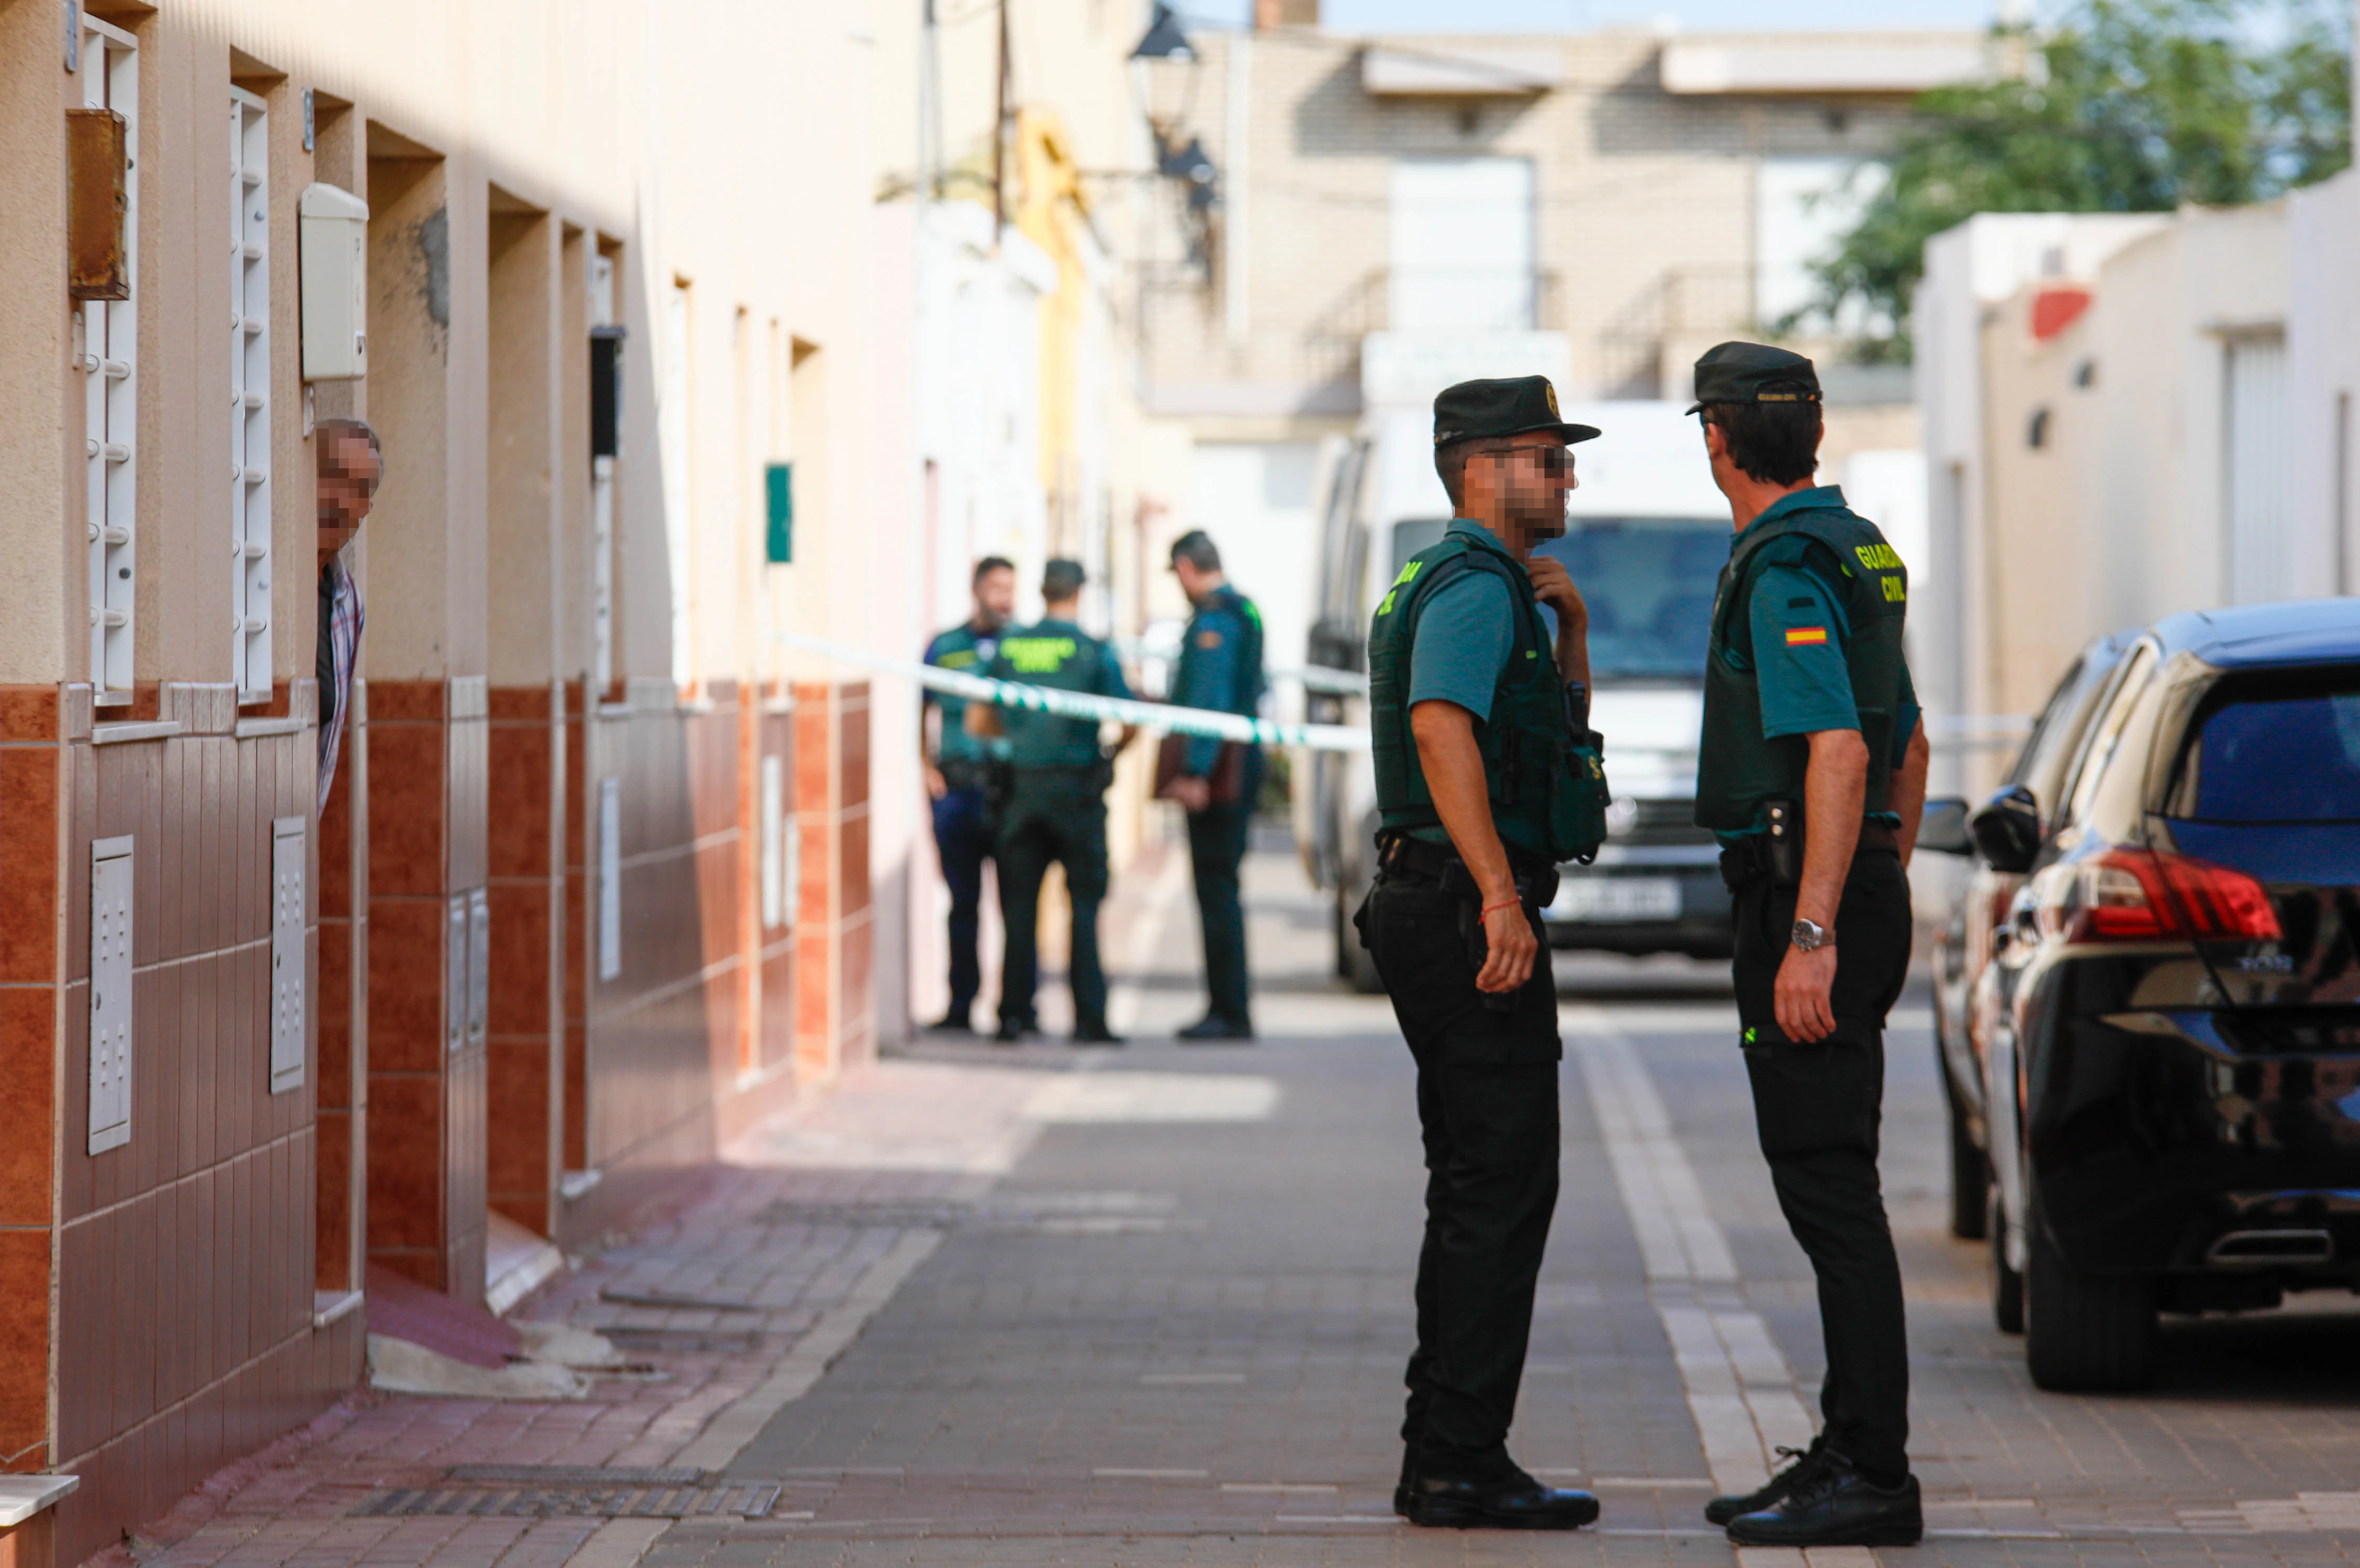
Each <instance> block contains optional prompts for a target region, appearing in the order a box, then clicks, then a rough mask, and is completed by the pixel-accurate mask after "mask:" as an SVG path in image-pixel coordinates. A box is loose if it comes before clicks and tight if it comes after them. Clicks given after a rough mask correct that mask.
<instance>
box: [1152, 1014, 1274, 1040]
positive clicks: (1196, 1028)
mask: <svg viewBox="0 0 2360 1568" xmlns="http://www.w3.org/2000/svg"><path fill="white" fill-rule="evenodd" d="M1253 1037H1254V1032H1253V1025H1251V1024H1250V1023H1248V1022H1246V1021H1245V1020H1244V1019H1242V1018H1222V1017H1220V1016H1218V1014H1210V1013H1208V1014H1207V1015H1206V1016H1205V1017H1203V1018H1198V1019H1197V1020H1196V1022H1195V1023H1193V1024H1190V1025H1189V1026H1188V1027H1187V1028H1186V1029H1181V1030H1180V1031H1178V1032H1177V1033H1175V1035H1174V1036H1173V1037H1172V1038H1173V1039H1175V1040H1251V1039H1253Z"/></svg>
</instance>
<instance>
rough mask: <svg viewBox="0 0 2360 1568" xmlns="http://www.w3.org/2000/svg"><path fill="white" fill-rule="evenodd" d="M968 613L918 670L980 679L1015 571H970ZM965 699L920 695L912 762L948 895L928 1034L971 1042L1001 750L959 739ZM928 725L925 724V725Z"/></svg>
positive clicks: (989, 564) (995, 559) (995, 566)
mask: <svg viewBox="0 0 2360 1568" xmlns="http://www.w3.org/2000/svg"><path fill="white" fill-rule="evenodd" d="M970 583H971V586H972V589H973V591H974V594H975V612H974V613H973V614H972V615H968V616H967V619H966V620H964V621H962V622H960V623H959V624H958V625H957V626H953V627H951V628H950V629H949V630H947V631H945V632H943V633H941V634H940V635H938V636H937V637H935V638H934V641H932V642H930V643H928V644H927V645H926V662H927V663H928V664H931V665H934V667H935V668H937V669H940V670H958V671H959V672H961V673H962V674H967V675H980V674H982V673H983V672H984V670H987V669H989V668H990V665H991V659H992V656H993V655H994V654H996V653H998V652H999V651H1000V628H1001V627H1003V626H1006V625H1007V624H1008V620H1009V617H1010V616H1011V615H1013V614H1015V611H1016V568H1015V567H1014V566H1013V565H1012V564H1011V563H1010V562H1009V561H1006V560H1005V559H1003V558H1001V557H1000V556H997V555H987V556H985V557H984V558H983V559H982V560H981V561H977V562H976V563H975V573H974V576H973V577H972V579H971V580H970ZM966 715H967V699H966V698H964V697H956V696H953V695H951V694H950V693H948V692H946V691H931V690H930V691H927V692H926V693H925V698H924V701H923V703H922V704H921V705H920V707H919V709H918V746H919V755H921V756H923V757H926V758H927V762H926V793H927V794H928V795H930V796H931V797H933V799H934V852H935V856H936V858H937V860H938V861H939V862H940V864H941V866H942V868H943V881H944V883H945V885H946V886H947V887H949V888H950V894H951V915H950V949H951V953H950V960H951V962H950V989H951V998H950V1006H949V1007H946V1008H945V1009H944V1011H943V1016H942V1019H941V1021H940V1022H938V1023H934V1024H931V1025H929V1026H928V1027H929V1028H930V1029H936V1030H940V1031H943V1032H945V1033H949V1034H971V1033H973V1032H974V1029H975V1025H974V1022H973V1020H972V1018H971V1015H972V1014H973V1012H974V1010H975V998H976V994H977V993H978V991H980V990H981V989H982V988H983V970H982V965H981V964H979V963H978V960H977V958H976V941H977V937H978V932H979V930H980V927H981V925H982V919H981V917H982V913H983V863H984V862H985V861H986V860H989V859H990V858H991V811H990V806H989V801H988V800H987V799H986V783H987V776H988V774H989V770H990V768H991V765H992V762H993V761H994V759H995V758H996V757H998V756H999V755H1000V751H1001V750H1002V749H1003V747H1004V743H1002V742H1000V741H997V740H986V739H983V738H982V737H980V736H978V735H969V734H968V733H967V724H966ZM930 718H931V719H932V720H933V723H932V724H929V723H928V721H929V719H930Z"/></svg>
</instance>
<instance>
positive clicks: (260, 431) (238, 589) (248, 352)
mask: <svg viewBox="0 0 2360 1568" xmlns="http://www.w3.org/2000/svg"><path fill="white" fill-rule="evenodd" d="M269 146H270V124H269V114H268V110H267V109H265V108H264V107H263V103H262V100H261V99H259V98H257V97H256V96H255V95H254V94H253V93H242V92H240V91H239V90H238V89H236V88H235V87H233V88H231V89H230V91H229V317H230V345H229V401H230V411H229V430H230V435H229V474H230V480H229V485H230V498H229V549H230V572H231V575H232V582H231V584H230V601H229V604H230V679H231V680H232V681H235V682H236V684H237V691H238V700H239V701H240V702H267V701H268V700H269V697H270V179H269V174H270V165H269Z"/></svg>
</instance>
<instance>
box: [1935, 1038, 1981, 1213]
mask: <svg viewBox="0 0 2360 1568" xmlns="http://www.w3.org/2000/svg"><path fill="white" fill-rule="evenodd" d="M1934 1067H1935V1070H1936V1071H1937V1072H1939V1073H1941V1075H1942V1100H1943V1103H1944V1104H1946V1105H1949V1106H1950V1234H1951V1235H1952V1236H1957V1237H1958V1238H1959V1239H1960V1240H1961V1241H1981V1240H1983V1236H1984V1232H1985V1227H1986V1222H1987V1220H1988V1218H1989V1214H1990V1209H1991V1203H1990V1192H1989V1188H1990V1187H1991V1161H1990V1160H1987V1159H1985V1158H1984V1156H1983V1150H1982V1149H1977V1148H1976V1147H1975V1140H1974V1138H1973V1136H1972V1134H1970V1133H1969V1132H1968V1131H1967V1113H1966V1108H1965V1107H1964V1106H1962V1105H1960V1104H1959V1090H1958V1085H1956V1084H1955V1083H1951V1082H1950V1066H1949V1064H1948V1063H1947V1062H1944V1061H1943V1060H1942V1048H1941V1047H1940V1046H1939V1045H1937V1046H1936V1047H1935V1048H1934Z"/></svg>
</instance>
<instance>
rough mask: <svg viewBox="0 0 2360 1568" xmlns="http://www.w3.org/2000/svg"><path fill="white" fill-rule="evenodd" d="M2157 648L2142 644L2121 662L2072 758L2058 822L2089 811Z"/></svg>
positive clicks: (2152, 668)
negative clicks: (2067, 793) (2065, 802)
mask: <svg viewBox="0 0 2360 1568" xmlns="http://www.w3.org/2000/svg"><path fill="white" fill-rule="evenodd" d="M2155 667H2156V651H2155V645H2154V644H2152V643H2141V644H2140V645H2139V647H2138V649H2137V651H2136V652H2135V653H2133V654H2132V655H2131V656H2130V658H2129V659H2126V660H2125V661H2124V664H2123V668H2122V671H2121V673H2120V674H2119V675H2117V676H2116V677H2115V679H2114V684H2113V687H2112V689H2111V690H2110V691H2108V692H2107V693H2106V696H2105V698H2104V700H2103V702H2100V703H2099V705H2098V708H2097V712H2098V713H2099V714H2100V717H2099V719H2098V720H2097V722H2096V723H2095V724H2093V725H2092V727H2091V733H2090V737H2089V739H2088V740H2087V741H2086V742H2085V743H2084V744H2083V746H2082V747H2081V756H2080V757H2076V758H2075V759H2074V763H2073V782H2072V784H2071V785H2070V800H2069V803H2068V806H2067V809H2066V811H2064V812H2063V813H2062V814H2060V816H2058V817H2057V818H2056V819H2055V820H2056V821H2057V822H2081V821H2083V820H2084V819H2085V818H2086V816H2087V814H2088V812H2089V811H2090V805H2091V801H2092V798H2093V797H2095V796H2096V794H2097V792H2098V781H2099V779H2102V778H2103V776H2104V774H2105V771H2106V764H2107V762H2108V761H2109V760H2110V759H2111V758H2112V757H2114V743H2115V742H2116V741H2117V740H2119V739H2121V738H2122V734H2123V727H2124V725H2125V724H2128V723H2129V722H2130V717H2131V709H2132V707H2133V706H2134V705H2135V704H2136V702H2137V701H2138V696H2139V693H2140V691H2143V690H2144V689H2145V688H2146V686H2147V678H2148V677H2149V676H2151V675H2153V674H2154V673H2155Z"/></svg>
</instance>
